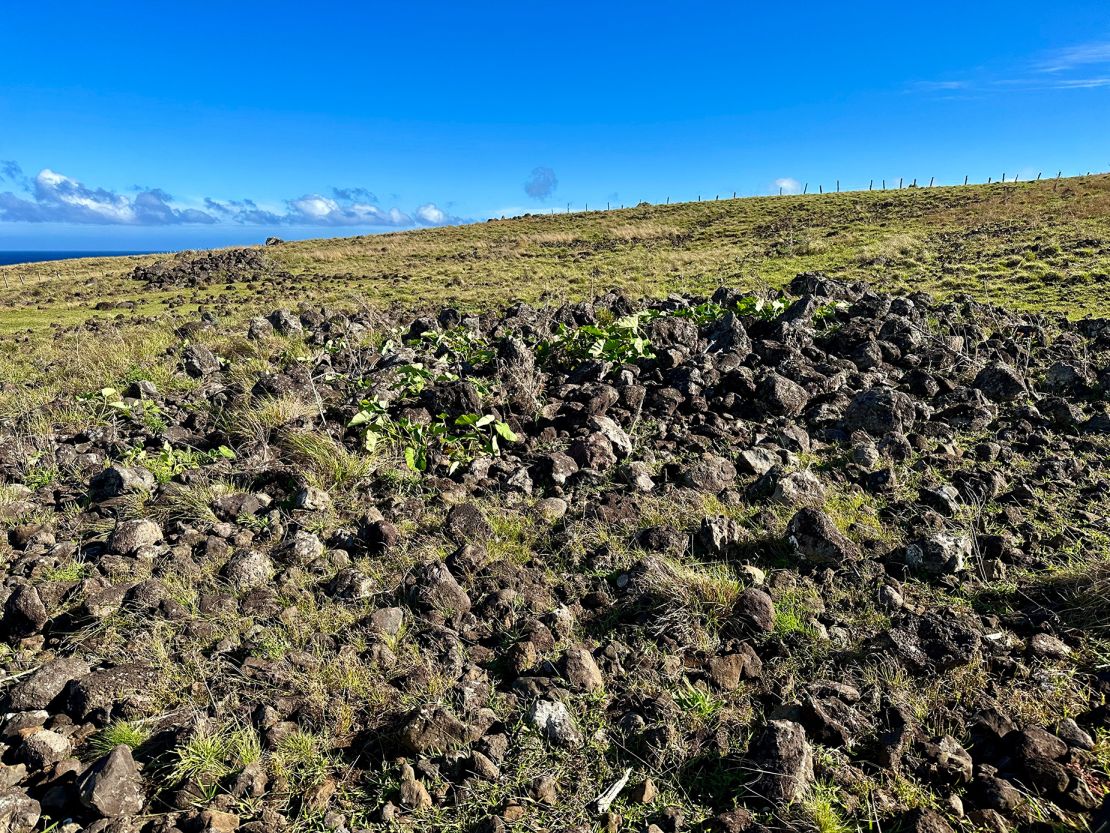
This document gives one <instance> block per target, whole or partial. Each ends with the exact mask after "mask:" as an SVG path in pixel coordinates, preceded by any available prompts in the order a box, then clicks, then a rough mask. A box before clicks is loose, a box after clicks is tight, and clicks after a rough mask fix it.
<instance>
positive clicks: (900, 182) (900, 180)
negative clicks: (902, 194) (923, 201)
mask: <svg viewBox="0 0 1110 833" xmlns="http://www.w3.org/2000/svg"><path fill="white" fill-rule="evenodd" d="M898 190H899V191H901V190H902V177H898Z"/></svg>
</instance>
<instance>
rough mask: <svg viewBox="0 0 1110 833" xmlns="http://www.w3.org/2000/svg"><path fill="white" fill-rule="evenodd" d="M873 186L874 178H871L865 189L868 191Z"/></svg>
mask: <svg viewBox="0 0 1110 833" xmlns="http://www.w3.org/2000/svg"><path fill="white" fill-rule="evenodd" d="M874 187H875V180H871V181H870V182H868V183H867V190H868V191H870V190H871V189H872V188H874Z"/></svg>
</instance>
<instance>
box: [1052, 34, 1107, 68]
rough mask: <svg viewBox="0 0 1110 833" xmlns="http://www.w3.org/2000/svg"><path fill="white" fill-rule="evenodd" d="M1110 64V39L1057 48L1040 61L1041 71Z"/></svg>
mask: <svg viewBox="0 0 1110 833" xmlns="http://www.w3.org/2000/svg"><path fill="white" fill-rule="evenodd" d="M1095 64H1110V41H1096V42H1092V43H1081V44H1078V45H1077V46H1069V47H1066V48H1065V49H1057V50H1056V51H1055V52H1051V53H1049V54H1048V55H1047V56H1046V57H1045V58H1043V59H1042V60H1041V61H1039V62H1038V63H1037V65H1036V68H1037V69H1038V70H1040V71H1041V72H1066V71H1067V70H1070V69H1075V68H1076V67H1085V66H1091V65H1095Z"/></svg>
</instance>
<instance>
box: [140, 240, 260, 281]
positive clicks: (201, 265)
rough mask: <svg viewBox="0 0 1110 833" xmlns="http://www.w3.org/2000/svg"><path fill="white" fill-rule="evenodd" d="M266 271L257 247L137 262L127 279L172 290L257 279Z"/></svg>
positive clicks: (178, 255)
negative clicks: (150, 262) (138, 263)
mask: <svg viewBox="0 0 1110 833" xmlns="http://www.w3.org/2000/svg"><path fill="white" fill-rule="evenodd" d="M270 271H271V267H270V266H269V265H268V264H267V262H266V260H265V258H264V257H263V256H262V252H261V251H260V250H259V249H217V250H215V251H210V252H201V253H199V254H198V253H196V252H179V253H178V254H176V255H175V256H174V257H172V258H170V259H168V260H160V261H157V262H155V263H153V264H150V265H145V264H140V265H139V266H136V267H135V268H134V269H133V270H131V278H132V280H137V281H142V282H143V283H145V284H146V285H147V286H148V287H151V288H154V289H174V288H180V287H199V286H209V285H211V284H214V283H220V282H226V281H252V280H259V279H261V278H263V277H265V276H267V274H268V273H269V272H270Z"/></svg>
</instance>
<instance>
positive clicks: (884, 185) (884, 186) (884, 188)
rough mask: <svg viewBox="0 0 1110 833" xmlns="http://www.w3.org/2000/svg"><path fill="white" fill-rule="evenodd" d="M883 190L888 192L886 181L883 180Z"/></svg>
mask: <svg viewBox="0 0 1110 833" xmlns="http://www.w3.org/2000/svg"><path fill="white" fill-rule="evenodd" d="M883 190H884V191H885V190H886V180H885V179H884V180H883Z"/></svg>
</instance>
